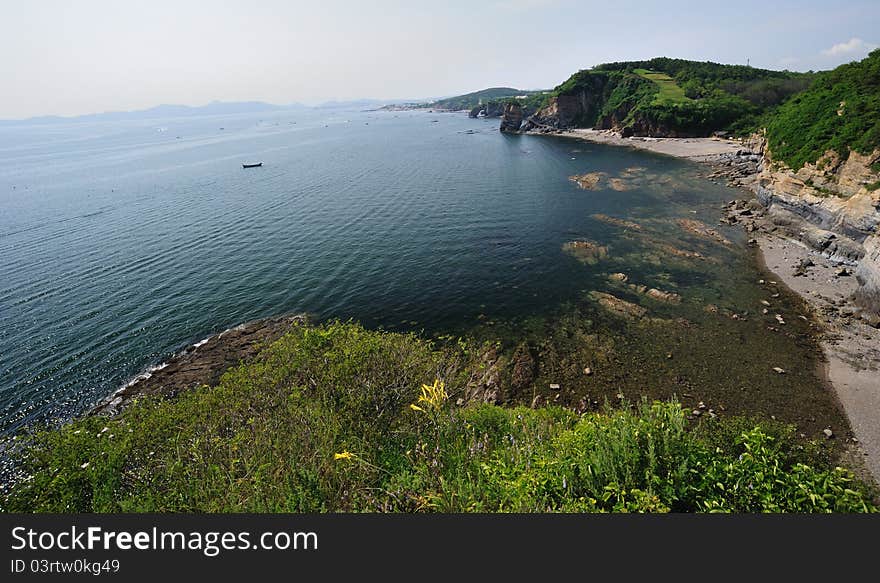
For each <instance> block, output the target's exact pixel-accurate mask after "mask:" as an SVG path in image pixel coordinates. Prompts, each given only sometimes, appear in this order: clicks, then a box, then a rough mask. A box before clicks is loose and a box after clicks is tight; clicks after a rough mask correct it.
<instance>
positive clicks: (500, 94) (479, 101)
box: [428, 87, 541, 111]
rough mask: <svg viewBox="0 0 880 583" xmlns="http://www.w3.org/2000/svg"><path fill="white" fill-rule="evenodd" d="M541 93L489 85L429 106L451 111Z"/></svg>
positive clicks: (437, 101)
mask: <svg viewBox="0 0 880 583" xmlns="http://www.w3.org/2000/svg"><path fill="white" fill-rule="evenodd" d="M538 93H541V92H540V91H525V90H523V89H514V88H513V87H490V88H488V89H483V90H481V91H474V92H473V93H465V94H464V95H456V96H455V97H446V98H444V99H438V100H436V101H434V102H432V103H429V104H428V106H429V107H433V108H435V109H450V110H453V111H461V110H463V109H468V110H469V109H473V108H475V107H477V106H478V105H486V104H488V103H489V102H497V101H502V100H504V99H511V98H515V97H517V96H521V95H534V94H538Z"/></svg>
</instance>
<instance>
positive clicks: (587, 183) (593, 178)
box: [568, 172, 608, 190]
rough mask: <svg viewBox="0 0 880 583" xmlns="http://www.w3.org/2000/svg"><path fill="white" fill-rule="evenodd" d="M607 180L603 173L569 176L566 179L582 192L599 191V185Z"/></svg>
mask: <svg viewBox="0 0 880 583" xmlns="http://www.w3.org/2000/svg"><path fill="white" fill-rule="evenodd" d="M607 178H608V175H607V174H606V173H604V172H587V173H586V174H575V175H574V176H569V177H568V179H569V180H571V181H572V182H575V183H577V185H578V186H580V187H581V188H583V189H584V190H599V188H600V185H601V184H602V183H603V182H604V181H605V180H606V179H607Z"/></svg>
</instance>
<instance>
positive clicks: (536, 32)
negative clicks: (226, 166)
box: [0, 0, 880, 119]
mask: <svg viewBox="0 0 880 583" xmlns="http://www.w3.org/2000/svg"><path fill="white" fill-rule="evenodd" d="M878 44H880V1H878V0H864V1H860V0H856V1H843V2H834V1H829V0H822V1H817V2H814V1H811V0H807V1H776V0H760V1H752V0H727V1H724V2H693V1H692V2H679V1H676V0H663V1H661V2H632V1H628V0H611V1H609V0H603V1H600V2H593V1H576V0H497V1H495V0H476V1H475V0H464V1H459V0H446V1H443V0H432V1H431V2H421V1H419V0H410V1H394V0H363V1H345V0H321V1H317V2H303V1H298V0H290V1H285V0H247V1H230V0H174V1H168V0H150V1H137V2H136V1H134V0H57V1H52V0H21V1H18V2H13V1H11V0H6V1H4V2H3V10H2V16H0V54H2V55H3V57H2V60H0V76H2V79H3V83H2V88H3V90H2V91H0V119H9V118H23V117H29V116H34V115H45V114H56V115H73V114H81V113H92V112H101V111H111V110H126V109H139V108H145V107H151V106H154V105H157V104H160V103H182V104H189V105H201V104H205V103H207V102H210V101H213V100H222V101H237V100H261V101H268V102H272V103H290V102H293V101H299V102H304V103H317V102H320V101H324V100H331V99H339V100H341V99H354V98H361V97H373V98H379V99H398V98H422V97H433V96H443V95H452V94H458V93H464V92H468V91H473V90H476V89H482V88H485V87H489V86H497V85H507V86H514V87H518V88H523V89H537V88H549V87H553V86H555V85H557V84H559V83H560V82H562V81H564V80H565V79H566V78H567V77H568V76H569V75H570V74H571V73H573V72H575V71H577V70H578V69H583V68H587V67H590V66H592V65H595V64H598V63H602V62H606V61H612V60H617V61H619V60H630V59H642V58H650V57H654V56H670V57H682V58H689V59H698V60H711V61H718V62H722V63H743V64H744V63H745V62H746V59H749V60H750V63H751V64H752V65H753V66H757V67H765V68H777V69H782V68H788V69H791V70H808V69H825V68H831V67H833V66H836V65H838V64H840V63H844V62H848V61H852V60H857V59H860V58H862V57H864V56H865V55H866V54H867V53H868V52H869V51H870V49H871V48H873V47H876V46H877V45H878Z"/></svg>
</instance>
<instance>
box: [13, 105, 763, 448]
mask: <svg viewBox="0 0 880 583" xmlns="http://www.w3.org/2000/svg"><path fill="white" fill-rule="evenodd" d="M470 132H473V133H470ZM0 158H2V160H3V163H2V164H0V432H2V433H4V434H8V433H9V432H11V431H14V430H15V429H17V428H20V427H21V426H23V425H25V424H29V423H34V422H44V421H46V420H49V419H53V418H64V417H67V416H70V415H72V414H76V413H78V412H81V411H83V410H84V409H86V408H87V407H88V406H90V405H91V404H93V403H95V402H96V401H97V400H99V399H101V398H102V397H104V396H106V395H108V394H109V393H111V392H112V391H113V390H114V389H116V388H118V387H119V386H120V385H122V384H124V383H125V382H126V381H127V380H128V379H130V378H131V377H132V376H133V375H135V374H137V373H138V372H139V371H142V370H144V369H145V368H146V367H148V366H150V365H153V364H156V363H159V362H161V361H162V360H163V359H164V358H167V357H168V355H170V354H172V353H173V352H175V351H177V350H179V349H180V348H181V347H183V346H185V345H187V344H188V343H193V342H196V341H198V340H200V339H202V338H204V337H206V336H208V335H209V334H211V333H215V332H218V331H220V330H223V329H225V328H228V327H230V326H232V325H235V324H237V323H240V322H243V321H247V320H251V319H254V318H260V317H265V316H271V315H277V314H282V313H288V312H309V313H312V314H315V315H316V316H317V317H318V318H334V317H339V318H355V319H358V320H360V321H362V322H364V323H365V324H367V325H370V326H381V327H384V328H389V329H424V330H425V331H427V332H429V333H430V332H437V331H444V330H460V329H466V328H467V327H468V326H472V325H475V324H478V323H479V322H485V321H487V320H488V321H493V322H494V321H508V322H517V321H526V320H528V319H529V318H533V317H537V316H540V315H542V314H546V313H549V312H552V311H553V310H554V309H556V307H557V306H559V305H561V304H563V303H565V302H570V301H573V300H575V299H576V298H582V297H583V294H584V293H585V292H586V291H589V290H591V289H599V288H601V287H602V286H603V285H605V284H604V283H603V282H605V281H606V278H607V274H608V273H609V272H613V271H617V270H627V271H628V272H629V273H630V274H632V273H636V274H641V282H643V283H646V284H649V285H658V286H662V287H663V288H664V289H674V290H675V291H678V292H679V293H681V294H682V295H683V296H684V297H685V299H686V301H685V305H686V306H689V305H691V303H694V305H695V306H696V300H699V308H697V307H694V308H693V311H694V313H696V312H700V313H702V305H703V303H705V302H707V301H718V300H719V298H721V297H722V296H724V295H725V293H726V292H725V290H724V286H728V285H729V286H735V285H740V287H742V286H745V285H746V284H745V283H744V282H750V283H753V282H754V279H755V273H756V272H755V271H754V269H753V268H750V267H748V265H750V263H749V260H748V258H747V255H746V253H745V247H744V246H743V245H742V238H741V237H738V235H736V234H735V233H728V236H729V237H731V238H733V239H734V241H735V245H733V246H732V248H730V249H725V248H721V246H717V245H715V246H713V245H711V244H706V243H704V242H699V241H696V240H693V239H691V240H687V235H686V234H683V232H682V231H681V229H680V228H678V227H677V226H676V225H675V223H674V221H672V220H671V219H674V218H676V217H688V218H696V219H701V220H704V221H706V222H707V223H709V224H714V223H716V222H717V218H718V216H719V210H718V209H719V203H720V202H721V201H722V200H724V199H728V198H731V193H730V191H729V190H728V189H726V188H723V187H721V186H717V185H714V184H712V183H709V182H707V181H704V180H700V179H698V178H697V177H696V172H695V170H694V167H693V165H690V164H687V163H684V162H680V161H677V160H673V159H669V158H665V157H660V156H654V155H649V154H645V153H639V152H635V151H628V150H624V149H615V148H609V147H602V146H598V145H590V144H586V143H581V142H575V141H569V140H565V139H558V138H556V139H554V138H544V137H537V136H505V135H502V134H500V133H499V132H498V131H497V120H491V121H484V120H471V119H468V118H467V117H466V116H464V115H462V114H449V113H441V114H438V113H427V112H393V113H392V112H356V111H310V112H283V113H273V114H266V113H260V114H254V115H250V114H248V115H236V116H222V117H216V116H215V117H202V118H181V119H163V120H150V121H130V122H114V123H80V124H75V123H69V124H62V125H45V126H30V127H5V128H0ZM250 161H262V162H263V167H262V168H256V169H248V170H244V169H242V166H241V164H242V163H243V162H250ZM594 170H601V171H604V172H606V173H608V174H609V176H617V175H620V176H624V177H628V178H627V179H631V178H632V177H633V176H635V177H636V178H635V179H631V180H629V182H628V183H627V185H626V188H619V189H614V188H603V189H601V190H598V191H585V190H581V189H579V188H578V187H577V186H576V185H575V184H574V183H573V182H571V181H570V180H569V179H568V177H569V176H570V175H573V174H579V173H583V172H588V171H594ZM661 175H662V176H664V177H665V178H664V179H663V180H657V179H654V178H656V177H657V176H661ZM652 177H654V178H652ZM670 177H672V178H670ZM596 213H603V214H607V215H611V216H615V217H624V218H631V219H634V220H642V221H645V222H646V223H645V224H646V225H649V226H650V225H654V227H653V228H652V229H653V231H652V233H653V235H652V236H654V237H662V236H663V234H664V233H668V234H669V237H670V238H671V239H670V240H673V242H675V243H676V244H683V241H684V243H686V244H689V245H690V246H691V247H692V248H695V246H698V247H699V248H700V249H701V251H702V252H703V253H704V254H706V255H707V256H709V257H712V258H714V259H715V262H714V263H712V265H715V266H716V267H715V269H716V270H717V273H714V274H713V272H706V271H705V270H704V271H702V272H701V271H689V270H687V269H682V268H675V267H674V266H670V265H667V266H665V267H664V268H662V269H658V268H656V267H657V266H656V265H655V266H654V268H651V266H650V261H648V263H645V260H644V253H642V252H641V251H640V250H641V249H642V247H640V246H643V242H640V241H639V240H637V239H632V238H631V237H630V235H631V234H632V233H626V232H621V229H620V227H619V226H614V225H611V224H608V223H607V222H603V221H601V220H597V219H596V218H595V217H594V216H593V215H595V214H596ZM624 231H625V230H624ZM673 233H676V234H675V235H673ZM682 237H685V239H684V240H682ZM580 238H589V239H592V240H595V241H597V242H601V243H603V244H609V245H611V252H612V253H611V255H612V259H610V261H611V264H605V265H603V264H599V265H594V266H590V265H584V264H583V263H582V262H579V261H578V260H577V259H575V258H573V257H572V256H570V255H568V254H566V253H565V252H564V251H563V250H562V245H563V244H564V243H565V242H567V241H571V240H574V239H580ZM676 238H677V240H676ZM661 254H662V252H661ZM655 263H656V261H655ZM718 274H721V275H720V276H719V275H718ZM736 282H739V283H736ZM739 295H742V293H740V294H739ZM630 299H632V298H630ZM752 299H754V298H752ZM691 300H694V302H691ZM749 301H751V299H750V300H749ZM658 309H659V310H661V311H662V309H663V308H662V307H660V308H658ZM670 309H671V308H670ZM677 309H684V308H677Z"/></svg>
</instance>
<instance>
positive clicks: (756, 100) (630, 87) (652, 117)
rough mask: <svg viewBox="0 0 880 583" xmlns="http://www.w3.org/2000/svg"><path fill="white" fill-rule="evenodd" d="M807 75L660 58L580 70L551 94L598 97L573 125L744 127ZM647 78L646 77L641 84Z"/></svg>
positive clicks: (666, 129)
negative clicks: (579, 94) (584, 94)
mask: <svg viewBox="0 0 880 583" xmlns="http://www.w3.org/2000/svg"><path fill="white" fill-rule="evenodd" d="M812 78H813V75H812V74H808V73H792V72H788V71H769V70H765V69H756V68H754V67H748V66H743V65H722V64H718V63H709V62H706V63H701V62H696V61H686V60H683V59H668V58H657V59H651V60H649V61H629V62H621V63H606V64H604V65H599V66H597V67H595V68H593V69H591V70H586V71H579V72H578V73H576V74H574V75H572V76H571V77H570V78H569V79H568V80H567V81H565V82H564V83H562V84H561V85H559V86H558V87H556V89H555V90H554V94H555V95H557V96H558V95H573V94H575V93H576V92H579V91H585V92H586V93H587V94H589V95H591V96H592V98H593V99H594V100H595V103H594V105H593V107H592V108H591V109H590V111H588V112H586V113H585V114H584V115H582V116H581V118H580V119H578V120H576V123H577V124H578V125H586V126H599V127H607V126H608V125H609V124H610V123H611V122H612V120H613V122H614V125H616V126H617V127H622V128H626V127H632V128H635V129H636V130H637V131H640V132H642V133H655V134H656V133H668V134H672V135H679V134H687V135H708V134H710V133H711V132H713V131H719V130H728V131H731V132H734V133H740V134H741V133H747V132H750V131H753V130H754V129H757V128H758V127H759V125H760V123H761V121H762V119H763V118H764V117H765V116H767V115H769V114H770V113H771V112H772V111H773V110H774V109H775V108H776V107H777V106H778V105H779V104H781V103H783V102H784V101H785V100H787V99H788V98H790V97H791V96H792V95H794V94H795V93H797V92H799V91H801V90H803V89H805V88H806V87H807V86H808V85H809V83H810V81H811V79H812ZM646 82H649V83H646Z"/></svg>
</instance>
